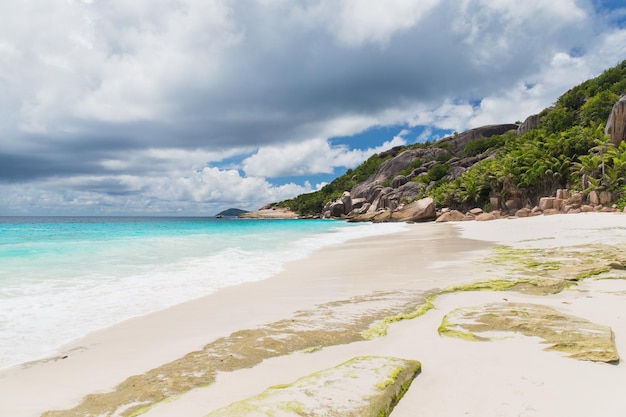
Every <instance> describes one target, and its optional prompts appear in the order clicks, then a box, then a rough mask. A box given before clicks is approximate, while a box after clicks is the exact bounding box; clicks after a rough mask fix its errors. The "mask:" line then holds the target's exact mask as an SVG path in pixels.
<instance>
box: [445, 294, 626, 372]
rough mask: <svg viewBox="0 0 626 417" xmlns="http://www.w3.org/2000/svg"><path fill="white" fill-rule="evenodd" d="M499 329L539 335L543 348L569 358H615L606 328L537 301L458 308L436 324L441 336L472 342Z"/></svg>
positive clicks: (605, 360)
mask: <svg viewBox="0 0 626 417" xmlns="http://www.w3.org/2000/svg"><path fill="white" fill-rule="evenodd" d="M503 331H509V332H518V333H522V334H524V335H525V336H537V337H540V338H542V339H543V340H544V343H548V344H550V346H549V347H548V348H547V349H546V350H557V351H560V352H565V353H567V354H568V356H569V357H570V358H574V359H580V360H588V361H596V362H617V361H619V355H618V353H617V348H616V347H615V338H614V335H613V331H612V330H611V328H610V327H608V326H603V325H599V324H595V323H592V322H590V321H587V320H585V319H583V318H580V317H576V316H570V315H566V314H563V313H561V312H560V311H558V310H556V309H554V308H552V307H548V306H545V305H540V304H527V303H492V304H485V305H481V306H477V307H463V308H458V309H455V310H453V311H451V312H450V313H449V314H447V315H446V316H445V317H444V319H443V321H442V323H441V326H440V327H439V334H441V335H443V336H453V337H460V338H463V339H467V340H476V341H479V340H492V339H494V338H495V337H494V336H495V334H494V332H503Z"/></svg>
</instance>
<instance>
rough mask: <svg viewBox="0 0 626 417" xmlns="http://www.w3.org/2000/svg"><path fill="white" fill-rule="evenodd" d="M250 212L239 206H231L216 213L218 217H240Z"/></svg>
mask: <svg viewBox="0 0 626 417" xmlns="http://www.w3.org/2000/svg"><path fill="white" fill-rule="evenodd" d="M244 213H248V211H246V210H241V209H238V208H229V209H226V210H224V211H220V212H219V213H217V214H216V215H215V217H216V218H218V219H221V218H222V217H239V216H240V215H242V214H244Z"/></svg>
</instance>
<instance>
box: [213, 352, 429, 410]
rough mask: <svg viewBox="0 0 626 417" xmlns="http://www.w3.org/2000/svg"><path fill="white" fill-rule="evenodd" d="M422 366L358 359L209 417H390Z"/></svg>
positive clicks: (402, 361)
mask: <svg viewBox="0 0 626 417" xmlns="http://www.w3.org/2000/svg"><path fill="white" fill-rule="evenodd" d="M420 369H421V364H420V363H419V362H418V361H414V360H405V359H398V358H392V357H379V356H368V357H357V358H354V359H352V360H350V361H348V362H345V363H343V364H341V365H339V366H337V367H335V368H330V369H326V370H323V371H321V372H318V373H315V374H312V375H309V376H306V377H304V378H301V379H299V380H297V381H296V382H294V383H292V384H288V385H282V386H276V387H271V388H269V389H267V390H266V391H265V392H263V393H262V394H260V395H258V396H256V397H252V398H249V399H246V400H243V401H239V402H236V403H233V404H231V405H229V406H227V407H224V408H221V409H219V410H216V411H213V412H212V413H210V414H208V415H207V417H244V416H250V417H251V416H257V417H261V416H282V417H289V416H328V417H333V416H337V417H339V416H342V417H344V416H359V417H369V416H371V417H379V416H387V415H389V413H390V412H391V410H392V409H393V407H394V406H395V405H396V404H397V402H398V401H399V400H400V398H402V396H403V395H404V393H405V392H406V390H407V389H408V388H409V386H410V385H411V382H412V381H413V379H414V378H415V377H416V376H417V374H418V373H419V372H420Z"/></svg>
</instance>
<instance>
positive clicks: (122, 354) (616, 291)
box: [0, 213, 626, 417]
mask: <svg viewBox="0 0 626 417" xmlns="http://www.w3.org/2000/svg"><path fill="white" fill-rule="evenodd" d="M497 245H507V246H508V247H510V249H508V250H506V251H503V250H501V249H498V246H497ZM624 248H626V216H625V215H615V214H597V213H596V214H579V215H559V216H542V217H534V218H528V219H516V220H497V221H492V222H481V223H478V222H468V223H457V224H434V223H428V224H417V225H409V226H408V230H407V231H405V232H401V233H398V234H394V235H387V236H380V237H374V238H368V239H363V240H359V241H351V242H347V243H344V244H342V245H340V246H337V247H330V248H326V249H324V250H321V251H319V252H317V253H315V254H314V255H313V256H311V257H310V258H308V259H306V260H301V261H297V262H294V263H291V264H288V265H287V267H286V269H285V271H283V272H282V273H280V274H279V275H277V276H275V277H273V278H271V279H268V280H266V281H262V282H256V283H250V284H245V285H241V286H238V287H233V288H228V289H225V290H222V291H220V292H218V293H216V294H214V295H211V296H209V297H206V298H203V299H199V300H196V301H193V302H189V303H185V304H182V305H179V306H176V307H173V308H171V309H168V310H165V311H162V312H159V313H155V314H152V315H149V316H145V317H140V318H137V319H133V320H129V321H127V322H124V323H121V324H119V325H117V326H114V327H112V328H109V329H106V330H103V331H100V332H97V333H94V334H92V335H89V336H88V337H86V338H84V339H82V340H79V341H77V342H75V343H73V344H72V345H70V346H66V347H65V348H64V349H63V351H62V352H61V353H60V354H59V355H58V356H57V357H55V358H51V359H50V360H48V361H41V362H37V363H33V364H30V365H27V366H22V367H18V368H12V369H9V370H5V371H2V372H0V416H7V417H8V416H14V417H20V416H39V415H41V414H42V413H44V412H46V411H49V410H65V411H61V412H58V413H49V414H48V415H49V416H53V415H59V416H65V415H67V416H70V415H87V414H88V412H89V413H91V412H93V413H94V415H127V414H125V413H130V411H129V410H131V409H133V407H138V408H142V407H145V409H146V410H147V412H145V413H144V414H142V415H144V416H149V417H158V416H176V415H184V416H204V415H206V414H208V413H209V412H211V411H212V410H215V409H217V408H220V407H223V406H226V405H228V404H230V403H232V402H235V401H240V400H242V399H245V398H248V397H250V396H254V395H256V394H258V393H260V392H262V391H263V390H265V389H266V388H267V387H269V386H272V385H277V384H284V383H289V382H293V381H295V380H297V379H298V378H301V377H302V376H305V375H308V374H311V373H314V372H317V371H319V370H321V369H325V368H329V367H333V366H336V365H338V364H340V363H342V362H345V361H347V360H349V359H351V358H354V357H356V356H368V355H376V356H381V355H383V356H394V357H398V358H404V359H415V360H418V361H420V362H421V363H422V366H423V368H422V372H421V374H420V375H419V376H418V377H417V378H416V379H415V381H414V382H413V384H412V385H411V388H410V389H409V391H408V392H407V393H406V395H405V396H404V398H403V399H402V400H401V401H400V403H399V404H398V405H397V407H396V408H395V409H394V411H393V413H392V416H394V417H402V416H415V415H428V416H459V415H467V416H561V415H563V416H565V415H567V416H588V415H602V416H622V415H625V414H626V401H624V400H623V399H622V397H621V395H620V394H621V392H622V391H623V388H624V387H626V366H625V365H624V364H623V363H621V362H620V363H618V364H615V363H612V364H608V363H602V362H594V361H587V360H577V359H572V358H568V357H566V354H565V353H563V352H559V351H545V350H544V348H545V347H546V344H545V343H542V339H541V338H540V336H541V335H539V336H529V335H524V334H521V333H519V332H498V334H506V335H509V336H511V337H508V338H502V337H500V336H498V337H497V340H492V341H478V342H476V341H468V340H464V339H460V338H455V337H447V336H442V335H440V334H439V332H438V328H439V327H440V325H441V324H442V320H443V319H444V317H445V316H446V315H448V314H449V313H450V312H451V311H453V310H455V309H458V308H460V307H470V306H481V305H485V304H493V303H499V304H503V305H506V304H507V303H516V305H517V304H520V305H521V304H528V305H530V304H540V305H544V306H548V307H552V308H555V309H556V310H558V311H559V312H561V313H563V314H566V315H571V316H576V317H581V318H584V319H586V320H588V321H590V322H593V323H597V324H601V325H604V326H609V327H610V328H611V329H612V331H613V332H614V335H615V346H616V348H617V351H618V352H619V353H622V354H623V353H624V352H626V279H625V277H626V274H624V271H623V269H624V268H626V255H625V260H624V263H625V264H624V265H623V266H624V268H622V267H621V263H620V262H621V258H620V257H619V256H620V253H621V252H623V249H624ZM624 253H626V252H624ZM611 265H612V266H611ZM538 278H539V281H540V284H539V285H538V284H537V282H538ZM502 280H505V281H506V282H508V283H512V282H513V283H514V282H522V283H523V285H517V286H514V287H511V286H509V287H507V288H503V287H500V286H496V285H493V286H492V287H493V289H497V290H499V291H495V290H489V291H473V289H476V288H474V287H472V285H471V283H474V282H477V281H480V282H492V283H494V282H498V281H502ZM547 281H549V282H550V283H551V284H550V286H545V285H544V284H545V282H547ZM574 281H575V283H574ZM561 282H567V285H565V286H561V287H559V288H560V289H562V291H560V292H558V291H546V290H545V289H546V288H553V287H554V288H556V287H558V285H557V284H558V283H561ZM552 283H556V284H554V285H552ZM559 285H560V284H559ZM453 287H456V289H455V290H452V288H453ZM530 287H532V288H531V289H534V290H533V291H528V288H530ZM537 288H539V290H538V291H535V290H536V289H537ZM429 301H432V305H431V306H430V307H433V308H430V307H429V308H430V309H428V308H427V309H424V311H423V312H425V314H423V315H419V314H417V313H415V312H416V311H417V310H419V308H420V306H426V305H428V302H429ZM418 315H419V317H415V318H412V319H410V320H400V321H397V322H395V321H396V320H391V321H393V322H394V323H392V324H390V325H389V326H388V328H385V329H382V330H381V329H380V326H379V324H380V321H381V320H382V319H384V318H386V317H394V316H395V317H396V318H397V317H413V316H418ZM372 329H374V330H376V331H375V332H371V330H372ZM368 330H369V332H368ZM385 330H386V334H385ZM492 333H493V332H492ZM484 334H488V335H491V333H489V332H487V333H484ZM364 335H366V337H364ZM372 335H377V337H373V338H371V337H372ZM207 364H209V365H207ZM131 376H135V377H134V378H132V379H130V380H128V379H127V378H128V377H131ZM89 394H96V395H91V396H90V397H88V400H87V401H84V400H83V399H84V398H85V396H87V395H89ZM75 407H77V408H75ZM98 407H101V408H98ZM72 409H74V410H73V411H71V410H72ZM87 410H88V411H87ZM97 413H100V414H97ZM107 413H108V414H107Z"/></svg>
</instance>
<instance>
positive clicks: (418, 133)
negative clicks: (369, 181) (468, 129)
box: [329, 124, 452, 150]
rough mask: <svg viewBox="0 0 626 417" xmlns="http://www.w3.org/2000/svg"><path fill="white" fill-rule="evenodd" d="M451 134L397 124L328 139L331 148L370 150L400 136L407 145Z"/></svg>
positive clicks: (434, 129) (432, 128) (449, 131)
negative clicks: (343, 147)
mask: <svg viewBox="0 0 626 417" xmlns="http://www.w3.org/2000/svg"><path fill="white" fill-rule="evenodd" d="M450 134H452V131H451V130H443V129H438V128H434V127H430V126H411V127H409V125H407V124H397V125H388V126H376V127H372V128H369V129H367V130H365V131H363V132H361V133H357V134H356V135H352V136H337V137H333V138H330V139H329V143H330V144H331V146H339V145H345V146H347V147H348V148H349V149H361V150H365V149H371V148H376V147H378V146H381V145H382V144H383V143H385V142H389V141H391V140H393V138H394V137H396V136H401V137H402V138H403V139H404V140H405V142H406V144H407V145H411V144H413V143H424V142H427V141H428V140H430V141H434V140H437V139H440V138H442V137H445V136H447V135H450Z"/></svg>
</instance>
